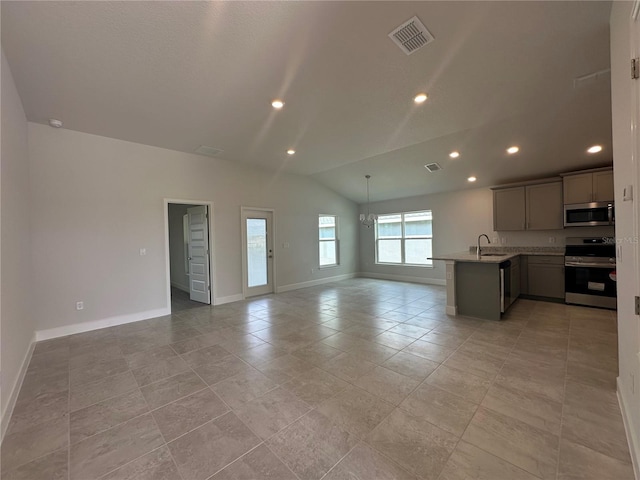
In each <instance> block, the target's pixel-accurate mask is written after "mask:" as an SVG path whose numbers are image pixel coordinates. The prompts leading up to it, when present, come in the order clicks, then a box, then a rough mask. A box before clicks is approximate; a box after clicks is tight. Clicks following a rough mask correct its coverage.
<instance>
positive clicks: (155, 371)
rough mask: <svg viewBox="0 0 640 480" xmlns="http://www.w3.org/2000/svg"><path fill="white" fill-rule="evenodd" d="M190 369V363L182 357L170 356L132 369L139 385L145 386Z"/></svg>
mask: <svg viewBox="0 0 640 480" xmlns="http://www.w3.org/2000/svg"><path fill="white" fill-rule="evenodd" d="M188 370H189V365H187V363H186V362H185V361H184V360H183V359H182V358H180V357H173V358H168V359H166V360H159V361H157V362H154V363H151V364H149V365H145V366H144V367H140V368H136V369H134V370H131V373H133V376H134V377H135V379H136V382H138V385H139V386H141V387H144V386H145V385H149V384H150V383H154V382H157V381H159V380H164V379H165V378H169V377H173V376H174V375H177V374H178V373H183V372H186V371H188Z"/></svg>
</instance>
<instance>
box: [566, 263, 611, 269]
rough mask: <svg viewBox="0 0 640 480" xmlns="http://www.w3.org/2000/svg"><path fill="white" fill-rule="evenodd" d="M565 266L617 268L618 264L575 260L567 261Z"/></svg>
mask: <svg viewBox="0 0 640 480" xmlns="http://www.w3.org/2000/svg"><path fill="white" fill-rule="evenodd" d="M564 266H565V267H585V268H616V264H615V263H614V264H605V263H574V262H565V263H564Z"/></svg>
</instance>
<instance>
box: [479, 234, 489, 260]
mask: <svg viewBox="0 0 640 480" xmlns="http://www.w3.org/2000/svg"><path fill="white" fill-rule="evenodd" d="M482 237H484V238H486V239H487V242H488V243H491V240H489V237H488V236H487V234H486V233H483V234H481V235H478V248H477V250H476V254H477V256H478V258H480V257H481V256H482V253H481V252H480V239H481V238H482Z"/></svg>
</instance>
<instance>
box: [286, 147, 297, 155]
mask: <svg viewBox="0 0 640 480" xmlns="http://www.w3.org/2000/svg"><path fill="white" fill-rule="evenodd" d="M294 153H296V151H295V150H294V149H293V148H290V149H289V150H287V155H293V154H294Z"/></svg>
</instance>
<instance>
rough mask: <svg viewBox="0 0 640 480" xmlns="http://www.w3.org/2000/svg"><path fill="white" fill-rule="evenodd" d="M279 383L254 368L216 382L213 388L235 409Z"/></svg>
mask: <svg viewBox="0 0 640 480" xmlns="http://www.w3.org/2000/svg"><path fill="white" fill-rule="evenodd" d="M277 386H278V384H277V383H276V382H274V381H273V380H271V379H270V378H269V377H267V376H265V375H263V374H262V373H260V372H259V371H258V370H255V369H253V368H250V369H247V370H246V371H243V372H241V373H239V374H237V375H234V376H233V377H229V378H227V379H226V380H223V381H221V382H218V383H216V384H215V385H213V386H212V387H211V388H212V389H213V391H214V392H215V393H216V394H217V395H218V396H219V397H220V398H222V400H224V401H225V403H226V404H227V405H229V406H230V407H231V408H233V409H238V408H240V407H242V406H243V405H244V404H245V403H247V402H250V401H251V400H253V399H254V398H258V397H260V396H262V395H264V394H265V393H267V392H268V391H269V390H273V389H274V388H275V387H277Z"/></svg>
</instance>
